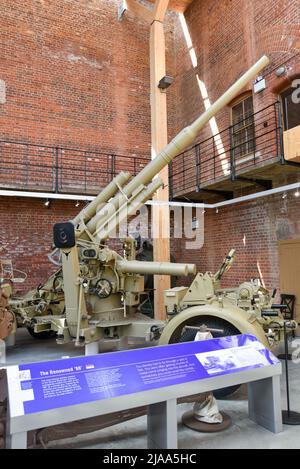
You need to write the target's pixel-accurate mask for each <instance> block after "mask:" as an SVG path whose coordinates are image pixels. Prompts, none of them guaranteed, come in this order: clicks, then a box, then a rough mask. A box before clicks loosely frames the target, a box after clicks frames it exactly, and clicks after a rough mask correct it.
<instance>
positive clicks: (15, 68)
mask: <svg viewBox="0 0 300 469" xmlns="http://www.w3.org/2000/svg"><path fill="white" fill-rule="evenodd" d="M0 3H1V18H0V38H1V51H2V52H1V59H0V79H2V80H4V81H5V83H6V103H5V104H2V105H0V139H15V140H18V141H28V142H38V143H43V144H49V145H61V146H69V147H71V148H77V147H83V148H94V149H97V150H99V149H100V150H102V151H105V150H106V151H113V152H116V153H120V154H131V155H132V154H135V153H137V154H139V153H143V154H150V103H149V86H150V82H149V75H150V72H149V50H148V49H149V26H148V25H147V24H146V23H145V22H142V21H139V20H138V19H137V18H136V17H134V16H132V15H130V14H126V16H125V18H124V20H123V21H121V22H120V21H118V19H117V14H118V7H119V5H120V2H119V0H22V1H20V0H6V1H4V0H2V1H1V2H0ZM172 43H173V36H172V34H171V31H170V28H167V46H168V68H169V69H170V68H171V67H173V55H172V52H173V48H172V47H171V45H172ZM169 73H170V74H172V72H171V71H170V70H169Z"/></svg>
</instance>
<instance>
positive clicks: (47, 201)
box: [44, 199, 50, 208]
mask: <svg viewBox="0 0 300 469" xmlns="http://www.w3.org/2000/svg"><path fill="white" fill-rule="evenodd" d="M44 205H45V207H47V208H49V207H50V200H49V199H47V200H45V202H44Z"/></svg>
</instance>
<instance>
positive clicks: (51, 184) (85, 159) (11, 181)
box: [0, 140, 149, 195]
mask: <svg viewBox="0 0 300 469" xmlns="http://www.w3.org/2000/svg"><path fill="white" fill-rule="evenodd" d="M148 161H149V159H148V158H146V157H140V156H134V157H133V156H129V155H127V156H125V155H118V154H113V153H104V152H97V151H87V150H80V149H72V148H65V147H58V146H55V147H51V146H45V145H38V144H31V143H22V142H15V141H7V140H5V141H4V140H2V141H0V188H1V189H7V190H19V191H28V192H29V191H30V192H50V193H61V194H66V193H68V194H86V195H94V194H97V193H98V192H99V190H101V188H103V187H105V186H106V185H107V184H108V183H109V182H110V181H111V180H112V178H113V177H114V176H115V175H116V174H118V173H119V172H120V171H122V170H126V171H129V172H131V173H132V175H136V174H137V173H138V172H139V171H141V169H142V168H143V167H144V166H146V164H147V163H148Z"/></svg>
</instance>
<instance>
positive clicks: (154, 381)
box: [7, 335, 279, 417]
mask: <svg viewBox="0 0 300 469" xmlns="http://www.w3.org/2000/svg"><path fill="white" fill-rule="evenodd" d="M277 363H279V362H278V360H277V358H276V357H275V356H274V355H273V354H272V353H271V352H270V351H269V350H267V349H266V348H265V347H264V345H262V344H261V343H260V342H259V341H258V340H257V338H256V337H254V336H251V335H239V336H232V337H223V338H220V339H212V340H206V341H199V342H188V343H182V344H175V345H167V346H162V347H151V348H144V349H135V350H128V351H124V352H114V353H105V354H100V355H94V356H87V357H78V358H70V359H63V360H56V361H49V362H43V363H31V364H26V365H18V366H11V367H8V368H7V377H8V385H9V394H10V396H11V400H10V406H11V408H10V411H11V417H16V416H20V415H26V414H31V413H35V412H40V411H44V410H50V409H54V408H60V407H66V406H72V405H76V404H82V403H86V402H91V401H97V400H103V399H109V398H114V397H119V396H123V395H126V394H133V393H138V392H142V391H147V390H151V389H156V388H162V387H166V386H173V385H176V384H182V383H186V382H190V381H195V380H200V379H205V378H210V377H214V376H218V375H225V374H229V373H235V372H238V371H244V370H247V369H253V368H259V367H265V366H271V365H274V364H277Z"/></svg>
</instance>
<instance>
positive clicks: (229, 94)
mask: <svg viewBox="0 0 300 469" xmlns="http://www.w3.org/2000/svg"><path fill="white" fill-rule="evenodd" d="M268 63H269V59H268V57H266V56H263V57H262V58H261V59H260V60H259V61H258V62H257V63H256V64H254V65H253V66H252V67H251V68H250V69H249V70H248V71H247V72H246V73H245V74H244V75H243V76H242V77H241V78H240V79H239V80H238V81H237V82H236V83H234V84H233V85H232V86H231V87H230V88H229V89H228V90H227V91H226V92H225V93H224V94H223V95H222V96H221V97H220V98H219V99H217V101H216V102H215V103H213V104H212V105H211V106H210V108H209V109H207V110H206V111H205V112H204V113H203V114H202V115H201V116H200V117H198V119H196V120H195V121H194V122H193V123H192V124H191V125H190V126H188V127H186V128H185V129H183V130H182V131H181V132H179V134H178V135H177V136H176V137H175V138H174V139H173V140H172V141H171V142H170V143H169V144H168V145H167V146H166V147H165V148H164V149H163V150H162V151H161V152H160V153H159V154H158V155H157V157H156V158H155V159H154V160H152V161H151V162H150V163H149V164H148V165H147V166H146V167H145V168H144V169H143V170H142V171H141V172H140V173H139V174H138V175H137V176H135V177H134V178H133V179H132V180H131V181H130V182H129V183H128V184H127V185H126V186H125V187H124V188H123V189H122V192H121V193H117V194H116V195H115V196H114V197H113V198H112V199H111V200H110V205H111V206H112V207H113V208H114V209H115V210H118V208H119V207H120V206H121V205H122V204H123V203H124V202H126V198H127V197H130V196H131V194H132V193H133V192H134V191H135V190H136V189H137V188H138V187H139V186H141V185H147V184H149V182H150V181H151V180H152V179H153V178H154V177H155V176H156V175H157V174H158V173H159V172H160V171H161V170H162V169H163V168H164V167H165V166H166V165H168V164H169V163H170V162H171V161H172V160H173V159H174V158H175V156H177V155H178V154H180V153H181V152H182V151H184V150H185V149H186V148H187V147H188V146H189V145H191V144H192V143H193V142H194V140H195V138H196V137H197V135H198V134H199V132H200V131H201V129H202V128H203V127H204V126H205V125H206V124H207V123H208V122H209V121H210V119H212V118H213V117H214V116H215V115H216V114H217V112H218V111H220V110H221V109H222V108H224V107H225V106H227V105H228V104H229V103H230V102H231V101H232V100H233V99H234V98H235V97H236V96H238V95H239V94H240V93H241V91H242V90H243V88H244V87H245V86H246V85H247V84H248V83H249V81H252V80H254V78H255V77H256V76H257V75H258V74H259V72H261V70H262V69H263V68H264V67H265V66H266V65H268ZM108 217H109V214H108V213H107V210H106V209H105V207H104V208H103V209H102V210H100V211H99V212H98V213H97V214H96V215H95V216H94V217H93V218H92V219H91V220H90V221H89V222H88V223H87V228H88V230H89V231H90V232H91V233H94V232H95V231H96V227H97V226H99V224H100V225H103V223H105V221H106V220H107V218H108Z"/></svg>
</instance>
